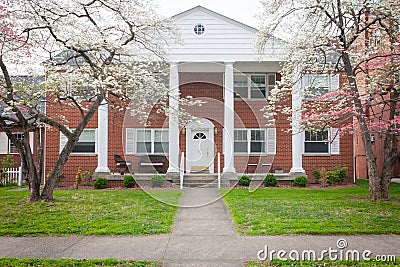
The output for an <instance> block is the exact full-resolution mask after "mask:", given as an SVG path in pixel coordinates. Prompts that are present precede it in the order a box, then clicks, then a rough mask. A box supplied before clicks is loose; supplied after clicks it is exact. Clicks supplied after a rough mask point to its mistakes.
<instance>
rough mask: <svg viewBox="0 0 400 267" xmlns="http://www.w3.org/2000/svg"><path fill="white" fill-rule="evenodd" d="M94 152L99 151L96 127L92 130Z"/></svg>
mask: <svg viewBox="0 0 400 267" xmlns="http://www.w3.org/2000/svg"><path fill="white" fill-rule="evenodd" d="M94 153H95V154H98V153H99V130H98V128H96V129H95V130H94Z"/></svg>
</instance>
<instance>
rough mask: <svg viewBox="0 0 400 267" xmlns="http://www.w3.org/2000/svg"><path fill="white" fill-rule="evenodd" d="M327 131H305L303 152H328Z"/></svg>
mask: <svg viewBox="0 0 400 267" xmlns="http://www.w3.org/2000/svg"><path fill="white" fill-rule="evenodd" d="M328 138H329V136H328V131H327V130H325V131H305V141H304V152H305V153H316V154H328V153H329V140H328Z"/></svg>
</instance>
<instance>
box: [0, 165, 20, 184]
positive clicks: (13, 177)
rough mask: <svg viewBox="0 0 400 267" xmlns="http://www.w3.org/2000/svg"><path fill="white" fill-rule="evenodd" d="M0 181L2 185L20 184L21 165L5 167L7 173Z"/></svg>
mask: <svg viewBox="0 0 400 267" xmlns="http://www.w3.org/2000/svg"><path fill="white" fill-rule="evenodd" d="M1 182H2V183H3V184H4V185H7V184H17V185H18V186H22V167H18V168H9V169H7V175H6V177H5V178H4V179H3V180H2V181H1Z"/></svg>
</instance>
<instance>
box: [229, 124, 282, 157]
mask: <svg viewBox="0 0 400 267" xmlns="http://www.w3.org/2000/svg"><path fill="white" fill-rule="evenodd" d="M234 152H235V153H245V154H275V153H276V129H275V128H267V129H235V130H234Z"/></svg>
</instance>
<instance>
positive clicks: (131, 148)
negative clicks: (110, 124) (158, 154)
mask: <svg viewBox="0 0 400 267" xmlns="http://www.w3.org/2000/svg"><path fill="white" fill-rule="evenodd" d="M135 130H136V129H133V128H126V135H125V143H126V146H125V153H126V154H135V144H136V138H135V133H136V131H135Z"/></svg>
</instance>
